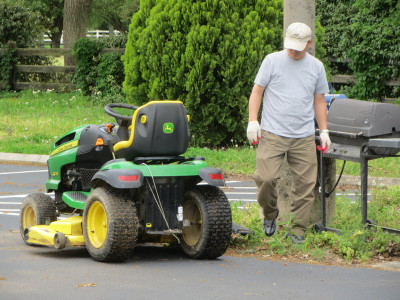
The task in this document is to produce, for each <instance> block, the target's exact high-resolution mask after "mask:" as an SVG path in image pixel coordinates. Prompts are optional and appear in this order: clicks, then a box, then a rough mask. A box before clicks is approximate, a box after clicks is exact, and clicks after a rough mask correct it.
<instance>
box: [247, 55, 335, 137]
mask: <svg viewBox="0 0 400 300" xmlns="http://www.w3.org/2000/svg"><path fill="white" fill-rule="evenodd" d="M254 83H256V84H258V85H260V86H262V87H265V88H266V89H265V92H264V100H263V110H262V117H261V128H262V129H263V130H266V131H268V132H271V133H274V134H277V135H280V136H283V137H290V138H302V137H307V136H310V135H312V134H314V132H315V127H314V106H313V104H314V94H325V93H327V92H328V90H329V89H328V82H327V79H326V74H325V68H324V65H323V64H322V63H321V62H320V61H319V60H318V59H316V58H315V57H314V56H312V55H310V54H308V53H306V56H305V57H304V58H303V59H301V60H295V59H292V58H290V57H289V56H288V54H287V50H282V51H280V52H275V53H271V54H269V55H267V56H266V57H265V59H264V61H263V62H262V64H261V67H260V69H259V71H258V74H257V76H256V79H255V80H254Z"/></svg>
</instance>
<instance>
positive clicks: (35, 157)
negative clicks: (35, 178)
mask: <svg viewBox="0 0 400 300" xmlns="http://www.w3.org/2000/svg"><path fill="white" fill-rule="evenodd" d="M49 157H50V156H49V155H39V154H21V153H4V152H0V162H1V163H10V164H26V165H33V166H47V160H48V159H49Z"/></svg>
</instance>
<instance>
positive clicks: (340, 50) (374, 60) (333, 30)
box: [316, 0, 400, 100]
mask: <svg viewBox="0 0 400 300" xmlns="http://www.w3.org/2000/svg"><path fill="white" fill-rule="evenodd" d="M399 10H400V2H399V1H393V0H372V1H371V0H341V1H339V0H317V1H316V11H317V15H318V17H319V20H320V21H321V24H322V26H323V27H324V28H325V32H326V35H325V38H326V39H325V42H324V47H325V48H326V50H327V56H328V57H331V58H335V59H337V60H338V62H337V63H335V64H333V68H332V73H333V74H350V75H354V76H355V77H356V79H357V82H356V83H355V84H354V85H351V86H350V87H346V88H345V90H346V93H347V94H348V96H349V97H352V98H357V99H364V100H368V99H380V98H383V97H395V98H398V97H399V96H400V89H399V88H398V87H394V88H393V87H389V86H387V85H385V81H387V80H389V79H396V78H398V77H400V67H399V64H398V63H397V62H398V61H399V60H400V50H399V49H400V38H399V31H398V28H399V26H400V14H399Z"/></svg>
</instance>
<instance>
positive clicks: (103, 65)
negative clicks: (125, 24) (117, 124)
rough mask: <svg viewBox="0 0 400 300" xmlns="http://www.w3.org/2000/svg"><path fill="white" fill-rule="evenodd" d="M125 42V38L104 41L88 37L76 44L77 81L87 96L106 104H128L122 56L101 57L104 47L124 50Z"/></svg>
mask: <svg viewBox="0 0 400 300" xmlns="http://www.w3.org/2000/svg"><path fill="white" fill-rule="evenodd" d="M125 43H126V37H124V36H123V35H119V36H115V37H110V38H104V39H100V40H97V39H91V38H87V37H85V38H81V39H79V40H77V41H76V42H75V44H74V45H73V47H72V49H73V54H74V57H75V60H76V70H75V75H74V82H76V84H77V87H78V88H79V89H81V90H82V92H83V93H84V94H85V95H92V96H93V97H94V98H95V99H96V100H102V101H103V102H106V101H107V102H121V101H124V97H123V96H122V95H123V91H122V82H123V80H124V66H123V63H122V60H121V54H120V53H117V52H110V53H106V54H103V55H100V51H101V50H102V49H103V48H123V47H125ZM104 98H105V99H104ZM110 98H111V99H110Z"/></svg>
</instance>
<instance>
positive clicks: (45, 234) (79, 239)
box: [25, 216, 85, 249]
mask: <svg viewBox="0 0 400 300" xmlns="http://www.w3.org/2000/svg"><path fill="white" fill-rule="evenodd" d="M25 238H26V242H27V243H29V244H34V245H42V246H54V247H56V248H57V249H63V248H64V247H75V246H78V247H80V246H85V241H84V238H83V233H82V217H81V216H74V217H70V218H67V219H64V220H58V221H55V222H52V223H50V225H35V226H32V227H30V228H29V229H27V233H26V234H25Z"/></svg>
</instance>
